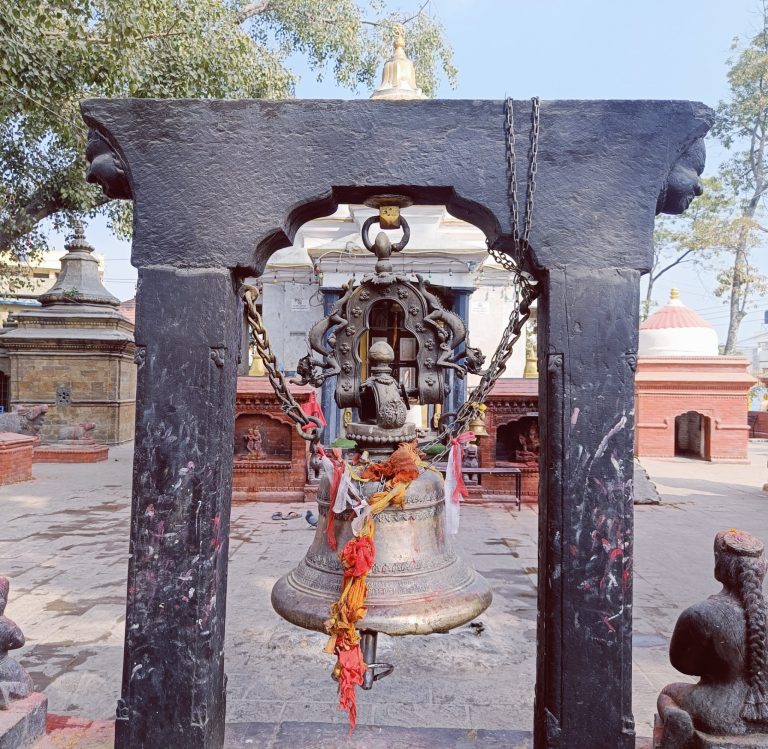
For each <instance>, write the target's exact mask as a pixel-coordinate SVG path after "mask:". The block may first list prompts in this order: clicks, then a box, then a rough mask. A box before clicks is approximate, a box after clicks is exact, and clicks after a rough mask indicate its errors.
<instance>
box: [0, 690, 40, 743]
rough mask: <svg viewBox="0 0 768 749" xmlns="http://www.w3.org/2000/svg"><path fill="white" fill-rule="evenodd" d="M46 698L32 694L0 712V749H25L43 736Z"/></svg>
mask: <svg viewBox="0 0 768 749" xmlns="http://www.w3.org/2000/svg"><path fill="white" fill-rule="evenodd" d="M47 712H48V698H47V697H46V696H45V695H44V694H41V693H40V692H33V693H32V694H30V695H29V697H25V698H24V699H23V700H15V701H14V702H12V703H11V704H10V706H9V707H8V709H7V710H0V749H25V748H26V747H31V746H32V745H33V744H34V743H35V742H36V741H37V740H38V739H40V738H42V737H43V736H44V735H45V716H46V714H47Z"/></svg>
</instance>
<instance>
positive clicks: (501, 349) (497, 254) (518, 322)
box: [425, 96, 540, 463]
mask: <svg viewBox="0 0 768 749" xmlns="http://www.w3.org/2000/svg"><path fill="white" fill-rule="evenodd" d="M531 107H532V109H531V136H530V150H529V154H528V184H527V186H526V199H525V219H524V222H523V227H522V232H521V229H520V210H519V205H518V195H517V163H516V160H515V120H514V111H513V102H512V99H510V98H507V100H506V102H505V112H506V118H505V132H506V162H507V198H508V201H509V214H510V220H511V223H512V239H513V241H514V248H513V254H512V255H509V254H507V253H506V252H502V251H501V250H500V249H497V248H494V247H492V246H491V245H490V243H489V244H488V253H489V254H490V255H491V257H492V258H493V259H494V260H495V261H496V262H497V263H498V264H499V265H501V266H502V267H503V268H505V269H506V270H508V271H510V272H511V273H513V274H514V280H513V282H512V285H513V287H514V289H515V295H516V298H517V302H516V304H515V307H514V309H513V310H512V314H511V315H510V317H509V322H508V323H507V327H506V328H505V329H504V332H503V333H502V334H501V340H500V341H499V345H498V347H497V349H496V351H495V352H494V354H493V357H492V358H491V362H490V365H489V366H488V369H487V370H486V371H485V373H484V374H483V376H482V378H481V379H480V382H479V383H478V384H477V386H476V387H475V388H474V389H473V390H472V394H471V395H470V397H469V398H468V399H467V400H466V401H465V402H464V403H463V404H462V405H461V407H460V408H459V410H458V413H457V414H456V418H455V419H454V420H453V421H452V422H451V423H450V424H448V425H447V426H446V427H445V428H443V429H442V430H441V432H440V433H439V434H438V435H437V437H436V438H435V439H434V440H433V441H432V442H430V443H429V444H428V445H426V446H425V449H428V448H430V447H433V446H435V445H439V444H442V446H443V449H442V450H441V451H440V452H439V453H437V454H436V455H435V456H434V457H433V458H432V459H431V461H430V462H432V463H434V462H436V461H438V460H440V458H442V457H443V456H444V455H445V454H446V453H447V452H448V450H449V449H450V439H451V438H453V437H456V436H457V435H459V434H461V433H462V432H465V431H467V427H468V425H469V422H470V421H471V420H472V418H473V417H474V416H475V415H476V413H477V412H478V410H479V408H480V406H481V405H482V404H483V402H484V401H485V399H486V398H487V397H488V393H489V392H490V391H491V389H492V388H493V386H494V385H495V384H496V381H497V380H498V379H499V377H501V375H502V374H504V371H505V370H506V368H507V362H508V361H509V358H510V356H512V351H513V349H514V346H515V344H516V343H517V342H518V341H519V340H520V336H521V335H522V334H523V328H524V327H525V324H526V322H528V318H529V317H530V316H531V304H532V303H533V301H534V300H535V299H536V297H537V296H538V294H539V292H538V288H537V284H536V280H535V279H534V278H533V277H532V276H531V275H530V274H528V273H526V272H525V271H524V270H522V268H523V263H524V260H525V256H526V253H527V252H528V238H529V236H530V233H531V224H532V221H533V198H534V193H535V192H536V170H537V162H538V155H539V132H540V126H539V119H540V117H539V115H540V102H539V98H538V96H536V97H534V98H533V99H531Z"/></svg>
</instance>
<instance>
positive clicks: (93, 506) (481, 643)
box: [0, 443, 768, 736]
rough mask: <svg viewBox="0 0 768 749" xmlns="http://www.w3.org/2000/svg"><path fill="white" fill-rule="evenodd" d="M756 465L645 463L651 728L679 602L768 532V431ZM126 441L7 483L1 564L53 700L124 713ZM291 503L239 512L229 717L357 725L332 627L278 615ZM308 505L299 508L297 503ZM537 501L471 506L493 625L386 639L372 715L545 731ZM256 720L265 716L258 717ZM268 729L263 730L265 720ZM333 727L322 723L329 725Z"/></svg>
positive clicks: (366, 696)
mask: <svg viewBox="0 0 768 749" xmlns="http://www.w3.org/2000/svg"><path fill="white" fill-rule="evenodd" d="M751 455H752V462H751V465H749V466H744V465H739V466H722V465H710V464H707V463H701V462H693V461H685V460H665V461H662V460H646V461H644V465H645V466H646V468H647V470H648V472H649V474H650V476H651V478H652V479H653V480H654V481H655V482H656V483H657V485H658V488H659V491H660V492H661V495H662V497H663V498H664V504H663V505H661V506H658V507H653V506H644V507H638V508H637V514H636V525H637V545H636V576H635V581H636V582H635V590H636V598H635V658H634V661H635V663H634V666H635V668H634V671H635V688H634V710H635V717H636V720H637V727H638V733H639V734H640V735H646V736H647V735H650V733H651V718H652V714H653V710H654V703H655V698H656V694H657V693H658V691H659V689H660V688H661V687H662V686H663V685H664V684H666V683H668V682H669V681H673V680H679V679H680V676H679V675H678V674H676V672H675V671H674V670H673V669H672V668H671V666H669V664H668V662H667V653H666V648H667V645H668V640H669V636H670V634H671V631H672V628H673V626H674V622H675V619H676V617H677V615H678V613H679V611H680V610H681V609H682V608H683V607H685V606H688V605H689V604H691V603H693V602H695V601H697V600H700V599H701V598H703V597H705V596H706V595H708V594H710V593H712V592H714V591H715V590H716V588H717V585H716V584H715V582H714V580H713V579H712V566H713V565H712V551H711V545H712V539H713V538H714V534H715V532H716V531H717V530H720V529H723V528H729V527H732V526H739V527H743V528H745V529H747V530H750V531H752V532H754V533H756V534H758V535H761V536H762V537H763V538H766V539H768V513H766V512H765V510H766V506H767V505H766V503H768V495H767V494H764V493H763V492H762V491H761V488H760V487H761V486H762V484H763V483H764V481H765V480H766V476H768V470H766V467H765V466H766V457H767V456H768V444H766V443H755V444H753V445H752V446H751ZM130 459H131V450H130V448H129V447H120V448H116V449H112V450H111V452H110V461H109V462H108V463H102V464H94V465H79V466H74V465H54V464H49V465H46V464H38V465H36V466H35V468H34V473H35V476H36V480H35V481H33V482H30V483H27V484H20V485H16V486H11V487H2V488H0V501H1V502H2V504H3V506H4V507H5V513H4V520H5V522H4V524H3V529H2V531H0V572H1V573H2V574H5V575H7V576H8V577H10V579H11V581H12V589H11V598H10V603H9V605H8V612H7V613H8V615H9V616H11V618H13V619H15V620H16V621H17V622H18V623H19V624H20V625H21V626H22V628H23V630H24V632H25V634H26V636H27V646H26V647H25V648H24V649H23V650H22V651H20V656H21V660H22V662H23V663H24V665H25V666H26V667H27V668H28V669H29V671H30V673H31V674H32V676H33V678H34V680H35V684H36V686H37V688H38V689H45V691H46V693H47V694H48V697H49V701H50V710H51V712H54V713H60V714H63V715H73V716H75V715H77V716H81V717H82V718H94V719H109V718H111V717H112V715H113V714H114V705H115V702H116V700H117V697H118V694H119V687H120V673H121V666H122V662H121V659H122V638H123V627H124V620H123V614H124V611H123V600H124V588H125V573H126V557H127V549H128V521H129V512H128V507H129V499H128V498H129V491H128V487H129V484H130V472H131V466H130ZM276 509H280V510H282V511H286V510H287V509H288V508H287V507H286V505H270V504H259V505H250V506H248V505H246V506H244V505H240V506H236V507H235V508H234V509H233V522H232V539H231V552H230V553H231V567H230V591H229V600H228V621H227V673H228V674H229V697H228V699H229V708H228V719H229V720H230V721H231V722H233V723H245V722H252V723H269V724H281V723H290V722H304V723H313V722H317V723H342V722H344V715H343V714H340V713H339V712H338V711H337V710H336V707H335V689H334V683H333V682H332V681H331V680H330V678H329V672H330V669H331V667H332V659H331V658H330V656H327V655H324V654H323V653H322V652H321V650H322V647H323V644H324V637H323V636H322V635H321V634H319V633H313V632H306V631H304V630H300V629H297V628H295V627H293V626H291V625H289V624H287V623H285V622H283V621H282V620H281V619H280V618H279V617H277V616H276V615H275V614H274V612H273V611H272V609H271V607H270V604H269V594H270V590H271V588H272V585H273V583H274V581H275V580H276V579H277V577H278V576H279V575H280V574H282V573H283V572H284V571H286V570H288V569H290V567H291V566H292V565H293V564H294V563H295V562H296V561H297V560H298V559H299V558H300V557H301V556H302V555H303V553H304V551H305V549H306V547H307V546H308V544H309V542H310V539H311V535H312V531H311V530H310V529H309V528H308V526H307V525H306V523H305V522H304V520H303V519H298V520H293V521H282V522H281V521H272V520H271V518H270V516H271V514H272V512H273V511H275V510H276ZM296 509H302V508H301V507H300V506H297V508H296ZM536 525H537V513H536V510H535V508H531V507H524V508H523V510H522V512H519V513H518V512H516V511H513V510H507V509H505V508H482V507H468V508H466V510H465V511H464V512H463V515H462V532H461V534H460V539H461V548H462V551H463V553H464V554H465V555H467V556H468V557H469V558H470V559H471V561H472V562H473V563H474V565H475V566H476V567H477V569H478V570H479V571H480V572H481V573H482V574H483V575H485V576H486V577H487V578H488V580H489V581H490V582H491V584H492V585H493V587H494V595H495V599H494V603H493V605H492V606H491V608H490V609H489V610H488V611H487V612H486V613H485V614H484V615H483V616H482V617H481V619H482V621H483V623H484V624H485V631H484V632H483V633H482V634H481V635H479V636H478V635H475V634H474V633H473V631H472V630H470V628H469V627H464V628H461V629H459V630H456V631H454V632H452V633H450V634H447V635H434V636H429V637H411V638H402V639H392V638H382V640H383V641H382V642H381V646H380V655H381V658H382V660H388V661H391V662H393V663H394V664H395V666H396V670H395V673H394V674H393V675H392V676H390V677H389V678H387V679H386V681H383V682H380V683H378V684H377V685H376V687H375V688H374V690H373V691H371V692H368V693H361V696H360V700H359V702H360V724H361V725H363V726H365V725H371V724H377V725H398V726H402V727H404V728H411V727H426V728H429V727H433V728H438V727H439V728H445V729H462V728H463V729H486V730H491V731H526V730H530V727H531V717H532V706H533V687H534V664H535V623H536V590H535V584H536V564H537V560H536ZM249 730H250V729H249ZM254 730H255V729H254ZM318 730H319V729H318Z"/></svg>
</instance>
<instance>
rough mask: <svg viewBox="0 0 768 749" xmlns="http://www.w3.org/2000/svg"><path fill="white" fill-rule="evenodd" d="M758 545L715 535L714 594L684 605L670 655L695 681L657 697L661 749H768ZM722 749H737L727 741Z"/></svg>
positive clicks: (740, 536) (762, 563) (762, 568)
mask: <svg viewBox="0 0 768 749" xmlns="http://www.w3.org/2000/svg"><path fill="white" fill-rule="evenodd" d="M763 549H764V546H763V542H762V541H761V540H760V539H759V538H756V537H755V536H753V535H751V534H749V533H745V532H743V531H737V530H730V531H727V532H721V533H718V534H717V536H716V537H715V579H716V580H717V581H718V582H719V583H721V584H722V586H723V587H722V589H721V590H720V592H719V593H715V595H712V596H710V597H709V598H707V599H706V600H704V601H701V602H700V603H697V604H694V605H693V606H691V607H689V608H687V609H686V610H685V611H683V613H682V614H681V615H680V618H679V619H678V620H677V624H676V625H675V630H674V633H673V635H672V641H671V644H670V647H669V656H670V661H671V662H672V665H673V666H674V667H675V668H676V669H677V670H678V671H682V673H684V674H689V675H690V676H698V677H700V678H699V682H698V683H697V684H687V683H686V684H683V683H676V684H668V685H667V686H666V687H664V689H663V690H662V692H661V694H660V695H659V699H658V712H659V718H660V721H661V724H662V733H661V743H660V744H659V746H660V748H661V749H699V747H712V748H714V747H720V746H724V743H722V741H721V737H735V736H745V740H744V742H745V743H744V746H750V747H752V746H754V747H768V733H766V731H767V730H768V692H767V691H766V676H767V675H768V674H766V671H767V670H768V643H767V642H766V604H765V599H764V598H763V579H764V578H765V573H766V568H767V567H768V564H767V563H766V560H765V557H764V556H763ZM728 746H734V747H737V746H738V747H740V746H742V743H740V742H738V741H736V742H735V743H734V740H733V739H730V740H729V743H728Z"/></svg>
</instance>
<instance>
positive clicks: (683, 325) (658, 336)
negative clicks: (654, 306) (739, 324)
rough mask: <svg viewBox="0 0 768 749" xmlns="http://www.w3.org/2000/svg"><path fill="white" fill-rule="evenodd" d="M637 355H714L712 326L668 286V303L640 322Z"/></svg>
mask: <svg viewBox="0 0 768 749" xmlns="http://www.w3.org/2000/svg"><path fill="white" fill-rule="evenodd" d="M638 353H639V354H640V356H717V355H718V353H719V348H718V340H717V333H716V332H715V329H714V328H713V327H712V326H711V325H710V324H709V323H708V322H707V321H706V320H705V319H704V318H703V317H702V316H701V315H699V314H698V313H697V312H694V310H692V309H691V308H690V307H686V306H685V305H684V304H683V303H682V302H681V301H680V293H679V292H678V290H677V289H672V291H671V293H670V298H669V302H668V303H667V304H666V305H665V306H664V307H662V308H661V309H659V310H657V311H656V312H654V313H653V314H652V315H651V316H650V317H649V318H648V319H647V320H645V322H643V323H642V324H641V325H640V344H639V349H638Z"/></svg>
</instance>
